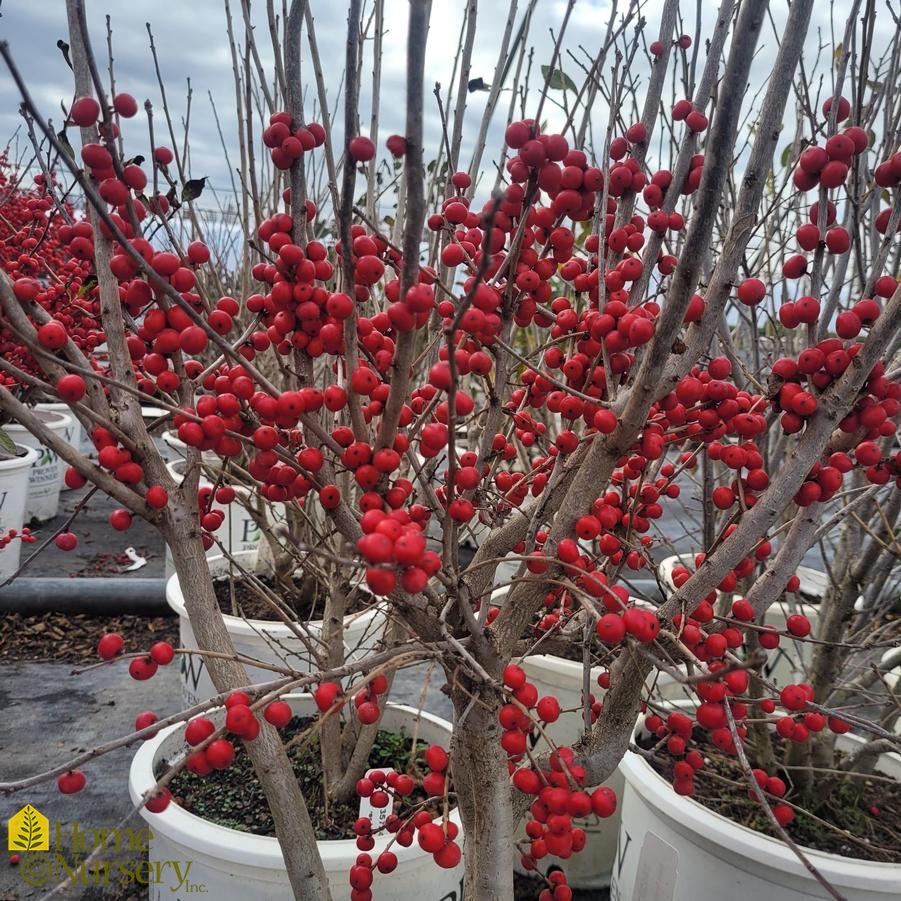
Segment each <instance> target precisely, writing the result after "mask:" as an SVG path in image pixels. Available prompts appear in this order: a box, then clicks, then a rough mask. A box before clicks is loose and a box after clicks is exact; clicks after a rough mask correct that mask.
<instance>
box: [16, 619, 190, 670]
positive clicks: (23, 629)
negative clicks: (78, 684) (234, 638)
mask: <svg viewBox="0 0 901 901" xmlns="http://www.w3.org/2000/svg"><path fill="white" fill-rule="evenodd" d="M106 632H119V633H121V635H122V637H123V638H124V639H125V648H126V650H128V651H137V650H142V649H144V648H149V647H150V646H151V645H152V644H154V642H157V641H168V642H170V643H171V644H172V645H173V646H176V647H177V646H178V641H179V637H178V617H176V616H175V615H174V614H173V615H172V616H158V617H143V616H92V615H90V614H86V613H39V614H35V615H33V616H26V615H24V614H22V613H4V614H2V615H0V663H21V662H26V661H47V662H53V663H78V664H83V665H85V664H90V663H97V662H98V661H99V659H100V658H99V657H98V656H97V641H98V640H99V638H100V636H101V635H103V634H104V633H106Z"/></svg>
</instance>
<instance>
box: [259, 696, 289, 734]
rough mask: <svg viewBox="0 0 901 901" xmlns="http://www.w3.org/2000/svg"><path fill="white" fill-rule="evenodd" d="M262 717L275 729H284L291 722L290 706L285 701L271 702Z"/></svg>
mask: <svg viewBox="0 0 901 901" xmlns="http://www.w3.org/2000/svg"><path fill="white" fill-rule="evenodd" d="M263 716H264V717H265V719H266V722H267V723H270V724H271V725H273V726H275V728H276V729H284V728H285V726H287V725H288V723H290V722H291V717H292V716H293V714H292V712H291V705H290V704H289V703H288V702H287V701H273V702H272V703H271V704H268V705H267V706H266V710H265V712H264V713H263Z"/></svg>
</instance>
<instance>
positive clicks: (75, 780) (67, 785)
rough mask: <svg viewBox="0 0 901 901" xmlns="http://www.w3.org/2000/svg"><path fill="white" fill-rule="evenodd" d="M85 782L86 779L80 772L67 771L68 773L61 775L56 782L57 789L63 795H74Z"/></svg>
mask: <svg viewBox="0 0 901 901" xmlns="http://www.w3.org/2000/svg"><path fill="white" fill-rule="evenodd" d="M86 782H87V779H85V775H84V773H82V772H81V770H69V772H68V773H63V774H62V776H60V777H59V778H58V779H57V780H56V784H57V787H58V788H59V790H60V791H61V792H62V793H63V794H64V795H74V794H75V793H76V792H80V791H81V790H82V789H83V788H84V787H85V783H86Z"/></svg>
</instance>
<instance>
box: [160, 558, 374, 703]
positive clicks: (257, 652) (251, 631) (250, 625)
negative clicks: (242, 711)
mask: <svg viewBox="0 0 901 901" xmlns="http://www.w3.org/2000/svg"><path fill="white" fill-rule="evenodd" d="M234 557H235V560H236V561H237V562H238V563H239V564H240V565H241V566H242V567H244V568H246V569H250V570H252V569H253V565H254V563H255V562H256V551H252V552H243V553H238V554H235V555H234ZM208 562H209V565H210V573H211V574H212V576H213V577H216V576H221V575H225V574H227V573H228V572H229V569H230V566H231V564H230V562H229V561H228V559H226V558H225V557H223V556H221V555H219V556H216V557H212V558H210V559H209V561H208ZM166 602H167V603H168V604H169V606H170V607H171V608H172V609H173V610H174V611H175V612H176V613H177V614H178V617H179V634H180V638H181V647H183V648H188V649H189V650H190V649H191V648H196V647H197V639H196V638H195V637H194V630H193V629H192V628H191V622H190V620H189V618H188V612H187V610H186V609H185V599H184V595H183V594H182V590H181V586H180V584H179V581H178V576H177V575H174V576H171V577H170V578H169V580H168V581H167V582H166ZM222 619H223V620H224V622H225V626H226V628H227V629H228V633H229V635H230V636H231V640H232V642H233V643H234V646H235V650H236V651H237V652H238V653H239V654H242V655H244V656H246V657H251V658H253V659H254V660H259V661H260V662H261V663H270V664H275V665H279V666H286V665H287V666H290V667H291V668H293V669H294V670H296V671H297V672H301V673H306V672H310V671H311V669H312V661H311V659H310V654H309V652H308V650H307V648H306V646H305V645H304V643H303V642H302V641H301V640H300V639H299V638H298V637H297V635H295V633H294V632H293V631H292V630H291V629H290V628H289V627H288V626H286V625H285V624H284V623H281V622H277V621H270V620H260V619H242V618H241V617H238V616H229V615H227V614H223V616H222ZM386 622H387V616H386V613H385V610H384V607H382V606H380V605H377V606H374V607H371V608H369V609H368V610H365V611H364V612H362V613H357V614H351V615H349V616H347V617H345V618H344V644H345V648H346V654H347V656H348V658H350V659H356V658H359V657H362V656H365V655H366V654H368V653H369V652H370V651H371V650H372V649H373V648H374V647H375V645H376V643H377V642H378V641H379V640H380V639H381V637H382V633H383V631H384V629H385V624H386ZM305 627H306V629H307V631H308V633H309V634H310V635H311V636H312V637H313V638H316V637H318V636H321V634H322V622H321V621H320V620H315V621H312V622H308V623H306V624H305ZM180 656H181V661H182V662H181V677H182V697H183V699H184V702H185V704H188V705H191V704H196V703H198V702H199V701H205V700H207V699H208V698H211V697H212V696H213V695H215V694H217V692H216V689H215V687H214V685H213V681H212V679H210V674H209V672H208V671H207V668H206V665H205V664H204V662H203V658H202V657H200V656H199V655H197V654H182V655H180ZM247 674H248V676H249V678H250V680H251V683H257V682H269V681H271V680H272V679H275V678H277V676H278V674H277V673H273V672H272V670H268V669H262V668H260V667H254V666H248V667H247Z"/></svg>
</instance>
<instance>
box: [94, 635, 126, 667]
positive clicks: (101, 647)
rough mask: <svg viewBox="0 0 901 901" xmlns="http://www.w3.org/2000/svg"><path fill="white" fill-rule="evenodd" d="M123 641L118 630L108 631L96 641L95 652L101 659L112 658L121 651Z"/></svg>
mask: <svg viewBox="0 0 901 901" xmlns="http://www.w3.org/2000/svg"><path fill="white" fill-rule="evenodd" d="M124 647H125V641H124V639H123V638H122V636H121V635H120V634H119V633H118V632H108V633H107V634H106V635H104V636H103V637H102V638H101V639H100V641H99V642H98V643H97V653H98V654H99V655H100V657H101V658H102V659H103V660H112V659H113V658H114V657H118V656H119V654H121V653H122V648H124Z"/></svg>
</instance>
